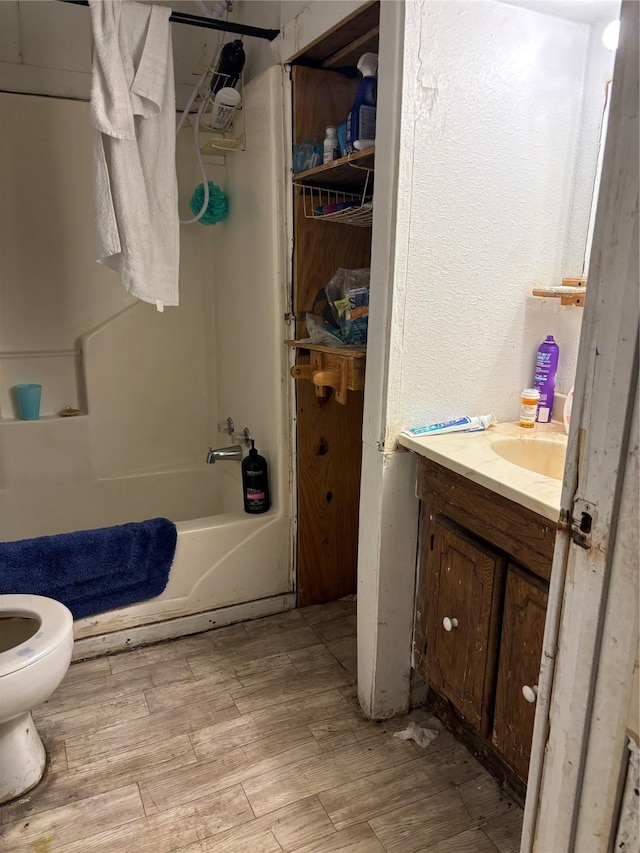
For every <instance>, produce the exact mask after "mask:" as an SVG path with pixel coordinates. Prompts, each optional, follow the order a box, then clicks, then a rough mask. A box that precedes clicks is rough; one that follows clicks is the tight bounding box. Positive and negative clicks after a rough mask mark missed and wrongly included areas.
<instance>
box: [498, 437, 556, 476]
mask: <svg viewBox="0 0 640 853" xmlns="http://www.w3.org/2000/svg"><path fill="white" fill-rule="evenodd" d="M491 449H492V450H493V452H494V453H497V454H498V456H500V457H502V459H506V461H507V462H512V463H513V464H514V465H519V466H520V468H526V469H527V470H528V471H534V472H535V473H536V474H542V475H543V476H544V477H552V478H553V479H554V480H562V477H563V475H564V460H565V457H566V455H567V442H566V440H564V441H563V440H562V439H561V438H560V439H558V438H555V440H554V439H553V438H552V437H549V438H541V437H537V436H535V437H534V436H522V437H520V436H509V437H505V438H497V439H494V440H493V441H492V442H491Z"/></svg>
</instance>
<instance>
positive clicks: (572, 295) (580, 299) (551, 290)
mask: <svg viewBox="0 0 640 853" xmlns="http://www.w3.org/2000/svg"><path fill="white" fill-rule="evenodd" d="M532 293H533V295H534V296H541V297H548V298H551V299H559V300H560V304H561V305H575V306H576V307H577V308H583V307H584V299H585V296H586V293H587V280H586V279H584V278H563V279H562V286H561V287H539V288H538V287H537V288H535V289H534V290H533V291H532Z"/></svg>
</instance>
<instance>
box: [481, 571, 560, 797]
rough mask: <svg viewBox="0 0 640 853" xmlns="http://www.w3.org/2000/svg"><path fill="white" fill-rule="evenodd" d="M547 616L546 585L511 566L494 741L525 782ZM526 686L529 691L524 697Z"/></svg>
mask: <svg viewBox="0 0 640 853" xmlns="http://www.w3.org/2000/svg"><path fill="white" fill-rule="evenodd" d="M546 612H547V588H546V585H545V584H544V583H543V582H542V581H540V580H538V579H537V578H535V577H534V576H533V575H529V574H528V573H527V572H524V571H523V570H521V569H520V568H518V567H515V566H514V565H513V564H511V565H510V566H509V569H508V571H507V588H506V593H505V602H504V615H503V619H502V637H501V640H500V653H499V662H498V683H497V688H496V701H495V714H494V722H493V743H494V745H495V746H496V747H497V749H498V750H499V751H500V753H501V754H502V755H503V757H504V758H505V760H506V761H507V763H508V764H509V765H510V766H511V767H512V768H513V769H514V770H515V771H516V773H517V774H518V776H519V777H520V778H521V779H522V780H523V781H524V782H526V781H527V774H528V771H529V755H530V752H531V738H532V735H533V720H534V716H535V708H536V706H535V695H534V694H535V693H536V692H537V684H538V673H539V671H540V659H541V657H542V641H543V635H544V622H545V617H546ZM523 687H525V688H528V689H525V691H524V693H523ZM525 694H526V696H525Z"/></svg>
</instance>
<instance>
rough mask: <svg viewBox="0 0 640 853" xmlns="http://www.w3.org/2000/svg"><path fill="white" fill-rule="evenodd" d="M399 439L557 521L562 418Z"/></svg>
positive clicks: (564, 445) (564, 450)
mask: <svg viewBox="0 0 640 853" xmlns="http://www.w3.org/2000/svg"><path fill="white" fill-rule="evenodd" d="M399 442H400V444H402V445H403V446H404V447H407V448H408V449H409V450H413V451H414V452H415V453H419V454H420V455H421V456H425V457H426V458H427V459H431V460H432V461H433V462H437V463H438V464H439V465H444V467H445V468H449V469H450V470H451V471H455V472H456V473H458V474H460V475H461V476H463V477H466V478H467V479H469V480H472V481H473V482H475V483H478V484H479V485H481V486H484V487H485V488H487V489H491V490H492V491H494V492H496V493H497V494H499V495H502V496H503V497H505V498H509V500H512V501H515V502H516V503H518V504H520V505H521V506H525V507H527V508H528V509H530V510H532V511H533V512H535V513H537V514H538V515H541V516H543V517H544V518H548V519H549V520H550V521H552V522H554V523H556V524H557V522H558V518H559V516H560V499H561V495H562V477H563V473H564V460H565V456H566V453H567V434H566V432H565V431H564V427H563V425H562V424H559V423H556V422H552V423H550V424H536V426H535V428H534V429H531V430H528V429H523V428H522V427H520V426H518V424H517V423H515V424H514V423H499V424H494V426H492V427H491V428H490V429H486V430H484V431H483V432H469V433H462V432H452V433H448V434H445V435H430V436H421V437H420V438H415V437H413V436H408V435H401V436H400V438H399Z"/></svg>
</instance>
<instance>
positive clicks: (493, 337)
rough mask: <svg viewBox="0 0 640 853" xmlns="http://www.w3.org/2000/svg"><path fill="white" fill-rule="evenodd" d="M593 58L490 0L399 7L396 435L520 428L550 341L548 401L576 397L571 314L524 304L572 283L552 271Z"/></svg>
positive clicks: (529, 16)
mask: <svg viewBox="0 0 640 853" xmlns="http://www.w3.org/2000/svg"><path fill="white" fill-rule="evenodd" d="M588 46H589V27H588V25H586V24H580V23H575V22H571V21H566V20H562V19H559V18H554V17H551V16H549V15H542V14H539V13H537V12H531V11H529V10H525V9H521V8H515V7H512V6H508V5H504V4H500V3H496V2H491V0H487V2H484V0H477V1H476V2H458V3H447V2H411V3H408V4H407V7H406V26H405V50H404V56H405V69H404V73H405V76H404V83H403V110H402V123H403V131H402V140H401V152H400V185H399V191H398V228H397V245H398V252H397V262H396V279H397V280H396V289H397V290H398V292H399V293H400V294H401V295H402V298H403V301H402V304H400V305H398V304H395V305H394V332H393V333H392V349H394V348H395V350H396V351H398V350H400V351H401V353H400V354H399V357H397V358H396V359H395V361H394V360H393V359H392V365H391V371H392V372H391V373H390V376H389V386H390V396H391V397H392V398H393V399H392V405H391V407H390V411H389V420H390V422H391V428H392V429H393V426H394V421H395V426H397V427H402V426H403V425H416V424H420V423H428V422H429V421H433V420H439V419H441V418H443V417H447V416H457V415H462V414H477V413H480V412H486V411H489V410H493V411H494V412H495V413H496V415H497V417H498V418H499V419H501V420H513V419H515V417H516V416H517V413H518V401H519V395H520V391H521V390H522V387H523V386H524V385H527V384H530V382H531V381H532V379H533V365H534V358H535V351H536V349H537V346H538V345H539V343H540V341H541V340H542V339H543V337H544V336H545V335H546V334H549V333H551V334H554V335H555V336H556V338H557V340H558V343H559V344H560V347H561V360H560V371H559V375H558V388H559V390H567V389H568V387H570V385H571V384H572V382H573V374H574V371H575V363H576V357H577V345H578V337H579V325H580V321H581V312H580V310H579V309H575V308H560V307H559V306H558V305H557V303H555V302H552V301H550V300H549V301H547V300H545V301H542V300H535V299H534V298H533V297H531V296H530V295H529V294H530V293H531V289H532V287H533V286H535V285H551V284H559V283H560V279H561V278H562V276H563V274H564V275H570V274H575V273H576V270H575V269H574V268H573V267H572V268H570V269H565V268H563V258H564V256H565V240H566V233H567V228H568V223H569V219H570V215H571V204H572V200H573V194H574V192H573V191H574V187H573V175H574V169H575V157H576V150H577V142H578V133H579V130H580V121H581V111H582V101H581V97H582V88H583V77H584V73H585V64H586V60H587V55H588ZM587 215H588V214H587ZM584 231H585V233H586V221H585V222H584ZM403 291H404V292H403ZM394 365H395V366H394Z"/></svg>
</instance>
